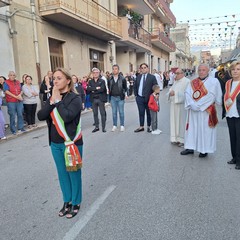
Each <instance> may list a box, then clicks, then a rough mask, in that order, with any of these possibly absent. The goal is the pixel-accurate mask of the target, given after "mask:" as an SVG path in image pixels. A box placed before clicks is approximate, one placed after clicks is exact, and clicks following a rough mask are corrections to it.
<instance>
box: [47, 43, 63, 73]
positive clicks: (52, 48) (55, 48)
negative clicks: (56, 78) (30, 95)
mask: <svg viewBox="0 0 240 240" xmlns="http://www.w3.org/2000/svg"><path fill="white" fill-rule="evenodd" d="M48 44H49V52H50V63H51V70H52V71H54V70H55V69H56V68H59V67H61V68H62V67H64V62H63V50H62V44H63V42H62V41H59V40H56V39H52V38H49V39H48Z"/></svg>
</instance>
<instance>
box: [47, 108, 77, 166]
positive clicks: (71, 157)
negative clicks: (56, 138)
mask: <svg viewBox="0 0 240 240" xmlns="http://www.w3.org/2000/svg"><path fill="white" fill-rule="evenodd" d="M51 117H52V120H53V123H54V125H55V127H56V129H57V132H58V134H59V135H60V136H61V137H62V138H63V139H64V144H65V146H66V148H65V151H64V158H65V165H66V169H67V171H77V170H78V169H80V168H81V167H82V158H81V155H80V152H79V150H78V147H77V146H76V145H75V142H76V141H77V140H79V139H80V138H81V137H82V131H81V118H80V119H79V123H78V126H77V130H76V135H75V137H74V139H73V140H71V139H70V137H69V136H68V134H67V131H66V128H65V124H64V121H63V119H62V117H61V116H60V114H59V112H58V110H57V108H56V107H55V108H54V109H53V111H52V112H51Z"/></svg>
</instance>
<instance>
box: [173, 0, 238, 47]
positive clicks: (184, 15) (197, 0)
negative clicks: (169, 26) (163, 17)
mask: <svg viewBox="0 0 240 240" xmlns="http://www.w3.org/2000/svg"><path fill="white" fill-rule="evenodd" d="M170 8H171V10H172V12H173V14H174V15H175V17H176V19H177V23H180V21H182V22H187V21H189V22H188V23H189V26H190V28H189V37H190V41H191V45H192V48H195V50H201V49H202V48H219V47H220V48H225V49H227V48H230V47H231V48H234V44H235V42H236V38H237V36H238V33H239V28H240V0H230V1H226V0H222V1H219V0H173V3H171V5H170ZM230 36H231V37H230ZM230 39H231V41H230ZM204 44H205V46H202V45H204Z"/></svg>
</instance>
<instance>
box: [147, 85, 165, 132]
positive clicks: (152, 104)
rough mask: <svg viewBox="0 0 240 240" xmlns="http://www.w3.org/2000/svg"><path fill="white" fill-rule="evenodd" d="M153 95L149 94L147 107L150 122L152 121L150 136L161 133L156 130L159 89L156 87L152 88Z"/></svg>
mask: <svg viewBox="0 0 240 240" xmlns="http://www.w3.org/2000/svg"><path fill="white" fill-rule="evenodd" d="M152 89H153V93H152V94H151V96H150V98H149V101H148V107H149V109H150V114H151V121H152V134H160V133H161V132H162V131H161V130H159V129H158V120H157V115H158V112H159V109H160V108H159V93H160V87H159V86H158V85H154V86H153V88H152Z"/></svg>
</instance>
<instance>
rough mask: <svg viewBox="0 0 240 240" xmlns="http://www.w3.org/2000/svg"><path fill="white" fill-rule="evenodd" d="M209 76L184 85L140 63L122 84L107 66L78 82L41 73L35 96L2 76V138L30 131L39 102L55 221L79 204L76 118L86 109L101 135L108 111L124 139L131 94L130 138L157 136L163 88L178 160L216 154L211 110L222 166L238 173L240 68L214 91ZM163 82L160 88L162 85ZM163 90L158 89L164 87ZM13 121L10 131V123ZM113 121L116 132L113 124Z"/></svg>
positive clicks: (175, 75)
mask: <svg viewBox="0 0 240 240" xmlns="http://www.w3.org/2000/svg"><path fill="white" fill-rule="evenodd" d="M209 73H210V68H209V66H208V65H206V64H200V65H199V66H198V70H197V75H198V76H197V77H196V78H195V79H193V80H191V81H190V80H189V78H186V71H185V70H184V69H181V68H178V69H176V70H175V72H173V71H169V72H165V73H163V74H162V73H161V72H158V71H156V70H154V71H153V73H152V74H151V73H150V71H149V67H148V65H147V64H146V63H142V64H141V65H140V68H139V71H138V72H136V73H134V72H133V73H130V74H126V76H124V75H123V74H122V73H121V71H120V67H119V66H118V65H117V64H115V65H113V66H112V71H111V73H110V72H106V74H104V73H103V72H101V71H100V69H98V68H95V67H94V68H93V69H92V71H91V73H90V74H89V75H86V76H84V77H83V78H78V77H77V76H76V75H71V74H70V73H69V72H68V71H67V70H65V69H62V68H58V69H56V70H55V71H54V72H51V71H48V73H47V75H46V76H45V77H44V79H43V81H42V83H41V86H40V91H37V90H36V89H35V87H34V86H33V85H32V77H31V76H30V75H27V74H25V75H24V76H23V78H22V82H20V81H18V80H16V74H15V73H14V72H13V71H10V72H9V75H8V79H5V78H4V77H0V89H1V90H0V105H4V104H6V105H7V109H8V114H9V117H10V130H11V132H12V134H16V132H17V130H18V131H21V132H24V131H26V130H25V127H24V120H25V121H26V124H27V125H26V126H27V127H28V128H29V129H31V128H33V127H35V126H36V123H35V115H36V109H37V102H38V101H37V97H39V96H40V98H41V104H42V106H41V109H40V111H39V112H38V119H39V120H41V121H42V120H46V121H47V124H48V130H49V144H50V147H51V151H52V155H53V158H54V160H55V163H56V167H57V172H58V176H59V183H60V186H61V190H62V195H63V201H64V204H63V207H62V209H61V210H60V211H59V216H60V217H63V216H65V215H66V217H67V218H72V217H74V216H76V214H77V213H78V211H79V209H80V204H81V201H82V181H81V166H82V148H83V140H82V131H81V120H80V119H81V112H82V111H83V110H84V109H90V108H91V109H92V112H93V120H94V129H93V130H92V133H96V132H98V131H100V121H99V116H98V115H99V112H100V116H101V130H102V132H103V133H105V132H106V118H107V113H106V110H105V103H106V102H110V104H111V107H112V130H111V131H112V132H115V131H116V130H117V129H118V127H120V128H119V130H120V132H124V131H125V116H124V105H125V99H126V98H127V97H129V96H131V95H133V94H134V96H135V99H136V104H137V107H138V118H139V127H138V128H136V129H135V130H134V132H135V133H140V132H143V131H145V116H146V120H147V121H146V122H147V132H148V133H152V134H160V133H161V130H160V129H159V127H158V120H157V118H158V112H159V111H160V102H159V94H160V92H161V90H163V88H164V87H168V91H167V98H168V100H169V102H170V142H171V143H172V144H174V145H177V146H179V147H184V148H185V149H184V150H183V151H181V152H180V154H181V155H188V154H194V151H197V152H199V157H200V158H205V157H207V156H208V153H214V152H215V151H216V126H217V124H218V118H217V110H216V106H215V105H216V104H218V105H221V106H222V109H223V114H222V116H223V118H224V117H226V119H227V126H228V129H229V136H230V146H231V154H232V159H231V160H230V161H228V164H235V165H236V166H235V169H237V170H240V122H239V121H240V61H234V62H232V64H231V65H230V67H229V74H230V77H231V78H230V79H229V80H228V81H226V84H225V87H224V88H222V87H221V84H220V82H219V80H218V79H217V78H214V77H213V76H211V74H209ZM166 82H167V83H166ZM164 83H165V84H164ZM16 116H17V120H18V121H17V125H16V123H15V117H16ZM118 118H119V122H120V123H119V124H118ZM4 130H5V129H4V114H3V111H2V109H0V138H1V139H5V135H4Z"/></svg>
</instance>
